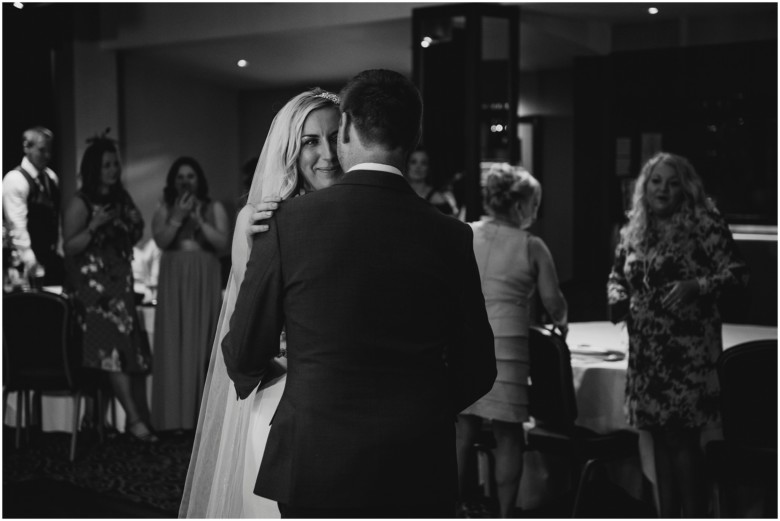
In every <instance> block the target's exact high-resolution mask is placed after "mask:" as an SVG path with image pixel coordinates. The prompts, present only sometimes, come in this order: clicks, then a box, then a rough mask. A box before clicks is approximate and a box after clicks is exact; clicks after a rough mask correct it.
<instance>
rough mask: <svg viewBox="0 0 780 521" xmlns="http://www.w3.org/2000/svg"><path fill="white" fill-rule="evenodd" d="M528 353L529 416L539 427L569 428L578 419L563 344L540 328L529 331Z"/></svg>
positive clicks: (571, 380) (554, 335)
mask: <svg viewBox="0 0 780 521" xmlns="http://www.w3.org/2000/svg"><path fill="white" fill-rule="evenodd" d="M528 335H529V338H528V344H529V348H530V353H531V388H530V414H531V416H533V418H534V420H535V421H536V423H537V424H539V425H544V426H548V427H554V428H558V429H571V428H573V427H574V421H575V420H576V419H577V402H576V399H575V396H574V380H573V377H572V372H571V355H570V353H569V346H568V345H566V341H565V340H564V339H563V338H562V337H561V336H560V335H559V334H557V333H555V332H553V331H550V330H548V329H544V328H541V327H531V328H530V329H529V332H528Z"/></svg>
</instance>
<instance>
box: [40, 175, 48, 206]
mask: <svg viewBox="0 0 780 521" xmlns="http://www.w3.org/2000/svg"><path fill="white" fill-rule="evenodd" d="M38 181H39V184H40V185H41V193H42V194H43V196H44V198H46V199H48V198H49V174H47V173H46V170H39V171H38Z"/></svg>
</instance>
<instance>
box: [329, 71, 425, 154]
mask: <svg viewBox="0 0 780 521" xmlns="http://www.w3.org/2000/svg"><path fill="white" fill-rule="evenodd" d="M339 97H340V98H341V111H342V112H345V113H347V114H348V115H349V116H350V118H351V120H352V122H353V124H354V126H355V128H356V130H357V131H358V134H359V135H360V138H361V140H362V141H363V142H365V143H367V144H375V145H382V146H384V147H386V148H388V149H391V150H392V149H395V148H399V147H400V148H401V149H402V150H404V152H406V153H407V154H408V153H409V152H411V151H412V150H414V147H415V146H417V142H418V141H419V140H420V130H421V121H422V97H421V96H420V91H419V90H417V87H415V86H414V83H412V82H411V81H410V80H409V79H408V78H406V76H404V75H402V74H399V73H397V72H395V71H390V70H385V69H371V70H366V71H363V72H361V73H360V74H358V75H357V76H355V77H354V78H352V79H351V80H349V82H347V84H346V85H345V86H344V88H343V89H342V90H341V93H340V95H339Z"/></svg>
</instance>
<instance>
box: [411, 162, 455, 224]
mask: <svg viewBox="0 0 780 521" xmlns="http://www.w3.org/2000/svg"><path fill="white" fill-rule="evenodd" d="M431 174H432V170H431V158H430V155H429V154H428V151H427V150H426V149H424V148H422V147H417V148H416V149H415V150H414V152H412V153H411V154H409V163H408V166H407V169H406V179H407V180H408V181H409V185H411V187H412V188H413V189H414V191H415V192H416V193H417V195H419V196H420V197H422V198H423V199H425V200H426V201H428V202H430V203H431V204H432V205H433V206H435V207H436V208H437V209H438V210H439V211H440V212H441V213H443V214H445V215H454V216H457V215H458V206H457V204H456V203H455V196H454V195H453V194H452V192H451V191H450V190H447V189H437V188H436V187H435V186H433V177H432V175H431Z"/></svg>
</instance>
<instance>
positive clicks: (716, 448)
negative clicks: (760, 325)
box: [706, 339, 777, 518]
mask: <svg viewBox="0 0 780 521" xmlns="http://www.w3.org/2000/svg"><path fill="white" fill-rule="evenodd" d="M717 371H718V380H719V383H720V407H721V409H720V410H721V417H722V422H723V439H722V440H713V441H710V442H709V443H708V444H707V446H706V456H707V460H708V463H709V465H710V468H711V470H712V475H713V478H714V482H715V501H714V506H715V509H716V510H715V513H716V515H717V516H718V517H720V516H721V515H722V514H725V515H726V516H727V517H734V516H738V515H739V513H738V512H737V510H739V507H740V505H739V503H740V497H739V491H740V489H742V492H743V493H744V491H745V490H754V491H760V493H761V494H760V495H761V496H762V500H763V505H764V512H763V513H762V515H763V516H766V517H770V518H776V517H777V340H776V339H774V340H757V341H752V342H746V343H743V344H739V345H736V346H734V347H732V348H730V349H727V350H726V351H724V352H723V353H721V355H720V357H719V358H718V363H717ZM742 506H743V507H744V506H745V505H742ZM750 517H752V515H751V516H750Z"/></svg>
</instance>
